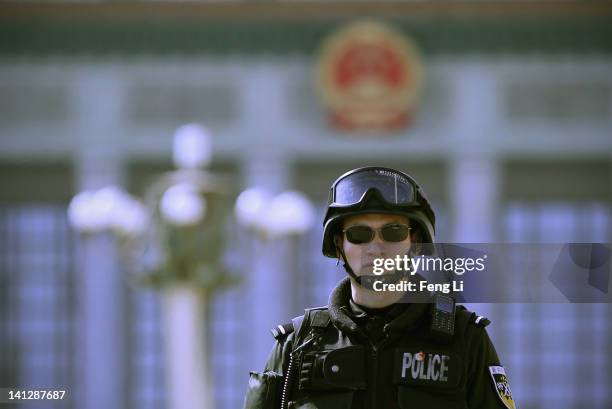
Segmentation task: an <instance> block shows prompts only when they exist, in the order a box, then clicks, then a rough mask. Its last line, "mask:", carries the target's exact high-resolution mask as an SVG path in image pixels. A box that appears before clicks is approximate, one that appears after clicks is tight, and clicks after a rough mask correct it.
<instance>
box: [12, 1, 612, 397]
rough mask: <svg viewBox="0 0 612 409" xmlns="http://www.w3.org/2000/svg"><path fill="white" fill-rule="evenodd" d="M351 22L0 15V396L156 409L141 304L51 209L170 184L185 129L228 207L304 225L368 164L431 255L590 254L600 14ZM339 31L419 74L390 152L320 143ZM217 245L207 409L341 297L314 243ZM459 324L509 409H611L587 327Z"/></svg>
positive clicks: (606, 102) (400, 16)
mask: <svg viewBox="0 0 612 409" xmlns="http://www.w3.org/2000/svg"><path fill="white" fill-rule="evenodd" d="M360 4H361V5H358V4H348V5H347V4H346V3H345V4H344V5H343V4H341V3H337V4H336V5H332V6H330V7H329V8H325V7H323V6H321V5H319V6H317V5H308V4H303V3H299V4H297V3H296V4H295V5H293V6H292V5H291V4H287V3H282V2H280V3H276V2H266V3H261V4H259V3H258V4H257V5H255V4H254V3H238V4H236V5H235V6H236V7H234V8H231V7H229V6H227V5H214V4H213V5H206V4H203V5H194V4H190V5H169V4H164V3H161V4H158V5H156V6H152V5H147V6H145V5H138V4H132V3H128V4H123V5H112V4H101V5H97V6H83V5H82V6H77V7H75V8H71V9H69V8H68V7H66V6H61V5H29V6H28V5H25V6H17V5H14V6H11V7H7V8H6V9H4V10H3V11H2V13H0V18H2V21H3V24H0V27H1V28H0V38H1V40H0V53H1V55H0V181H1V186H2V189H1V191H0V283H1V285H0V376H1V381H0V387H3V386H37V387H38V386H47V387H53V386H66V387H68V389H69V390H70V393H71V395H72V400H71V404H69V405H68V406H67V407H70V408H85V409H90V408H91V409H94V408H98V407H99V408H109V407H112V408H164V407H165V393H164V363H163V359H162V354H161V348H162V342H163V338H162V337H163V334H162V333H161V329H160V323H159V320H160V305H159V300H158V297H157V295H156V293H155V291H153V290H150V289H144V288H139V287H133V286H129V285H128V284H127V282H126V280H125V275H126V272H125V271H124V267H123V266H122V264H121V263H120V261H119V257H118V249H117V247H116V245H115V243H114V242H113V240H112V238H110V237H107V236H100V237H95V238H93V239H92V240H90V241H88V242H87V243H83V241H82V240H81V239H80V238H79V237H77V236H75V234H74V233H72V232H71V231H70V229H69V228H68V226H67V220H66V212H65V209H66V205H67V203H68V201H69V200H70V198H71V197H72V196H73V195H74V194H75V193H76V192H78V191H80V190H83V189H86V188H98V187H102V186H106V185H109V184H116V185H122V186H125V187H126V188H127V189H129V190H130V191H131V192H132V193H136V194H141V193H142V192H143V190H144V188H145V186H146V184H147V183H148V181H150V180H151V178H152V177H154V176H155V175H156V174H158V173H159V172H161V171H164V170H167V169H169V168H170V167H171V161H170V152H171V145H172V140H171V135H172V133H173V130H174V129H175V128H176V127H177V126H179V125H182V124H184V123H186V122H199V123H202V124H204V125H206V126H207V127H208V128H209V129H210V130H211V132H212V134H213V135H214V138H213V148H214V157H215V161H214V165H213V169H214V170H216V171H220V172H225V173H228V174H230V175H232V176H233V177H234V180H235V181H236V186H235V188H236V191H238V190H240V189H241V188H245V187H247V186H253V185H257V186H263V187H267V188H269V189H270V190H273V191H282V190H284V189H289V188H292V189H298V190H301V191H303V192H305V193H306V194H307V195H308V196H309V197H310V198H311V199H312V200H313V201H314V202H315V203H316V204H317V209H318V210H319V211H320V214H319V216H320V217H321V218H322V215H323V206H324V203H325V201H326V198H327V189H328V187H329V185H330V183H331V182H332V181H333V179H335V178H336V177H337V176H338V175H340V174H341V173H343V172H344V171H346V170H348V169H351V168H353V167H357V166H365V165H374V164H379V165H384V166H391V167H397V168H399V169H402V170H405V171H407V172H409V173H410V174H412V175H414V176H415V178H416V179H417V180H418V181H419V182H420V183H421V185H423V186H424V188H425V190H426V192H427V193H428V195H429V196H430V199H431V201H432V202H433V204H434V208H435V210H436V212H437V214H438V215H439V223H438V229H437V237H438V241H441V242H444V241H450V242H488V241H490V242H526V243H528V242H608V243H609V242H611V241H612V206H611V204H612V74H611V73H612V44H611V43H610V38H612V35H610V34H612V33H611V32H610V31H611V29H610V26H611V25H610V24H608V23H609V22H610V14H609V13H608V14H606V13H601V11H602V10H603V11H606V10H607V9H606V8H605V7H603V8H598V5H597V3H590V4H586V5H585V4H583V3H582V2H575V3H572V2H569V3H566V4H565V5H556V4H553V3H550V4H549V5H546V4H545V3H538V2H535V3H531V5H530V6H527V10H521V7H520V6H518V5H513V4H512V2H508V3H491V2H485V3H483V7H482V8H478V7H476V6H471V5H469V4H468V3H462V2H456V3H453V4H451V3H440V4H441V5H434V4H432V5H429V6H427V4H425V5H423V4H421V5H417V4H412V5H411V4H409V3H398V4H396V5H395V8H393V7H390V6H389V5H388V4H387V5H384V6H381V7H380V8H378V9H374V8H372V7H373V6H372V5H371V4H370V3H360ZM462 4H463V5H462ZM349 6H350V7H352V8H350V7H349ZM147 7H149V8H147ZM530 13H531V14H530ZM528 14H529V15H528ZM362 16H374V17H378V18H379V19H381V20H382V21H387V22H390V23H392V24H394V25H395V26H396V27H398V28H399V29H400V30H402V31H404V32H405V33H406V34H407V35H409V36H410V37H411V38H412V39H413V40H414V41H415V43H416V44H417V46H419V48H420V49H421V51H422V54H423V59H424V64H425V73H426V82H425V87H424V94H423V97H422V100H421V101H420V103H419V107H418V109H417V111H416V112H415V116H414V123H413V124H412V125H411V126H410V127H408V128H406V129H405V130H401V131H397V132H393V133H391V134H385V133H381V132H378V133H377V132H369V133H360V134H351V133H342V132H338V131H335V130H333V129H332V128H330V126H329V125H328V123H327V118H326V113H325V112H324V109H323V108H322V106H321V103H320V100H319V99H318V97H317V95H316V94H315V88H316V87H315V80H314V69H315V65H316V59H317V57H318V55H317V50H318V47H319V46H320V44H321V41H322V40H323V39H324V38H325V36H326V35H328V34H329V33H331V32H333V30H334V29H335V28H336V27H338V26H339V25H340V24H341V23H343V22H346V21H350V20H351V19H353V18H358V17H362ZM229 230H230V237H231V238H232V243H231V245H230V246H229V247H228V250H227V254H226V259H227V260H228V265H229V266H230V268H231V269H233V270H234V271H236V272H238V273H239V274H241V275H242V276H243V277H244V279H245V281H244V283H243V285H241V286H240V287H237V288H235V289H232V290H228V291H226V292H223V293H220V294H219V295H218V296H217V297H216V299H215V302H214V308H213V313H212V316H211V317H210V328H211V335H210V336H211V341H212V351H211V353H212V355H213V357H214V368H215V370H214V374H215V391H216V400H217V406H218V407H219V408H228V409H229V408H235V407H239V406H240V404H241V401H242V397H243V393H244V390H245V388H246V383H247V380H248V371H249V370H260V369H261V368H262V366H263V363H264V361H265V358H266V356H267V354H268V352H269V350H270V348H271V347H272V345H273V339H272V337H271V336H270V334H269V332H268V329H269V328H271V327H273V326H274V325H276V324H278V323H282V322H286V321H288V320H289V319H290V318H291V317H293V316H296V315H298V314H300V311H301V309H302V308H304V307H306V306H315V305H323V304H326V302H327V295H328V294H329V291H330V289H331V288H332V287H333V286H334V284H335V283H336V282H337V281H338V280H339V279H341V278H342V277H343V273H342V271H341V270H340V269H339V267H337V266H336V265H335V263H334V262H333V260H328V259H325V258H323V256H322V255H321V253H320V240H321V231H322V226H320V225H317V226H316V228H315V229H314V230H313V231H312V232H311V233H309V234H308V235H306V236H304V237H300V238H295V239H291V240H282V241H271V242H270V241H269V242H264V241H262V240H260V239H258V238H257V237H254V236H253V235H251V234H250V233H248V232H246V231H243V230H241V229H240V228H239V227H237V226H235V225H232V226H231V227H230V228H229ZM472 307H473V309H474V310H476V311H478V312H479V313H483V314H488V315H489V317H490V318H491V320H492V321H493V324H492V325H491V326H490V327H489V328H490V330H489V332H490V334H491V336H492V338H493V340H494V342H495V344H496V346H497V348H498V352H499V354H500V356H501V357H502V360H503V363H504V364H505V365H506V366H507V368H508V372H509V376H510V380H511V384H512V387H513V390H514V394H515V398H516V400H517V402H518V404H519V407H521V408H533V409H535V408H548V407H555V408H575V407H592V408H608V407H610V405H612V397H611V395H610V392H609V390H608V386H609V385H610V382H611V381H612V379H611V378H612V363H611V360H610V352H611V351H610V346H609V341H608V340H609V339H610V338H611V335H612V327H611V324H610V322H611V319H612V308H611V307H610V305H607V304H542V305H540V304H510V305H501V304H492V305H474V306H472ZM23 407H37V406H35V405H31V406H23Z"/></svg>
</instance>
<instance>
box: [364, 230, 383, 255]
mask: <svg viewBox="0 0 612 409" xmlns="http://www.w3.org/2000/svg"><path fill="white" fill-rule="evenodd" d="M383 243H384V242H383V241H382V240H381V238H380V237H379V236H378V234H375V235H374V238H373V239H372V241H371V242H370V243H368V248H367V253H368V254H370V255H376V256H380V255H382V254H383V253H384V248H383V246H384V244H383Z"/></svg>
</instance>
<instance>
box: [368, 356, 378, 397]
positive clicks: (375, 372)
mask: <svg viewBox="0 0 612 409" xmlns="http://www.w3.org/2000/svg"><path fill="white" fill-rule="evenodd" d="M377 376H378V350H377V349H376V346H375V345H372V383H371V391H372V394H371V396H372V399H371V402H370V409H376V408H377V407H378V405H377V402H376V389H377V385H376V383H377V379H376V378H377Z"/></svg>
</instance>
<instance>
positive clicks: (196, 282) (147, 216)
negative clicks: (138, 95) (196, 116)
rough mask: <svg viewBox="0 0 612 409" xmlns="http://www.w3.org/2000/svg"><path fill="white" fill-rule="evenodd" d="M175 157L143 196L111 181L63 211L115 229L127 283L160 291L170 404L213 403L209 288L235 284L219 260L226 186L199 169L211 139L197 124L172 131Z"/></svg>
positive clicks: (77, 220) (205, 408)
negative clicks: (127, 265)
mask: <svg viewBox="0 0 612 409" xmlns="http://www.w3.org/2000/svg"><path fill="white" fill-rule="evenodd" d="M173 158H174V163H175V165H176V167H177V169H176V170H175V171H171V172H168V173H165V174H162V175H160V176H159V177H158V178H157V179H156V180H155V181H154V182H153V183H152V184H151V185H150V186H149V187H148V189H147V191H146V194H145V197H144V200H143V201H142V202H141V201H139V200H138V199H136V198H134V197H132V196H130V195H128V194H127V193H125V192H123V191H122V190H121V189H119V188H116V187H112V188H105V189H102V190H100V191H96V192H81V193H79V194H78V195H76V196H75V197H74V199H73V200H72V202H71V204H70V206H69V210H68V212H69V218H70V220H71V223H72V225H73V226H74V227H75V228H76V229H77V230H79V231H80V232H83V233H87V234H91V233H97V232H100V231H105V230H110V231H112V232H113V233H115V234H116V236H117V237H118V238H119V243H120V244H121V245H120V249H121V251H122V254H123V255H124V256H125V257H124V260H125V261H127V262H129V263H130V270H131V273H132V274H131V275H130V276H131V281H133V282H135V283H141V284H145V285H151V286H155V287H156V288H158V289H159V291H160V294H161V301H162V320H163V336H164V344H165V362H166V374H167V386H168V407H169V408H171V409H196V408H197V409H212V408H213V407H214V399H213V394H212V391H213V386H212V379H211V377H210V370H209V367H210V361H209V359H208V356H209V354H208V353H207V344H206V339H207V337H206V322H205V317H206V309H207V307H208V305H209V301H210V298H211V296H212V294H213V292H214V291H215V290H216V289H218V288H220V287H224V286H229V285H231V284H234V283H236V280H235V279H233V278H231V277H228V276H227V275H226V274H225V273H224V269H223V267H222V266H221V255H222V251H223V235H224V234H223V233H224V229H225V223H224V222H225V220H226V216H228V211H227V209H228V208H230V207H231V206H228V204H229V201H230V196H231V184H230V182H229V181H228V180H227V179H225V178H223V177H220V176H218V175H214V174H211V173H210V172H207V171H205V170H204V169H205V167H206V166H208V165H209V163H210V159H211V149H210V138H209V135H208V132H207V131H206V129H205V128H203V127H201V126H199V125H197V124H188V125H185V126H182V127H180V128H178V129H177V130H176V132H175V135H174V146H173Z"/></svg>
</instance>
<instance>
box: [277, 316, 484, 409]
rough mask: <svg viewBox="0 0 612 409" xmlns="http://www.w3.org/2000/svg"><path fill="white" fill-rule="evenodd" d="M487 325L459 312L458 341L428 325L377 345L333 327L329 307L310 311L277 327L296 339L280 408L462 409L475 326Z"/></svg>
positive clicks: (280, 333)
mask: <svg viewBox="0 0 612 409" xmlns="http://www.w3.org/2000/svg"><path fill="white" fill-rule="evenodd" d="M488 323H489V321H488V320H487V319H486V318H484V317H476V315H475V314H474V313H470V312H468V311H466V310H465V307H463V306H457V310H456V321H455V334H454V335H453V336H452V337H451V338H446V339H440V338H438V337H435V336H432V335H431V333H430V332H429V331H428V329H429V327H428V326H427V325H420V326H417V327H416V328H413V329H412V330H410V331H406V332H405V333H402V334H399V336H396V337H395V339H388V340H383V341H382V342H381V343H379V344H378V345H373V344H372V343H371V342H368V341H367V340H365V339H362V338H360V337H356V336H354V335H347V334H345V333H343V332H342V331H340V330H338V329H337V328H336V327H335V326H334V325H332V323H331V319H330V316H329V312H328V310H327V307H320V308H313V309H307V310H305V314H304V315H303V316H300V317H297V318H295V319H293V320H292V323H291V324H288V325H284V326H278V327H277V328H276V329H275V330H273V334H274V335H275V337H276V338H277V339H278V340H281V339H282V338H285V337H287V336H288V335H289V334H290V333H291V332H293V331H294V332H295V334H294V338H293V343H292V347H291V352H290V355H289V359H288V362H286V363H285V364H284V366H283V373H284V374H285V376H284V379H283V382H282V391H281V394H280V395H281V396H280V399H278V398H277V399H276V402H277V403H276V404H275V407H280V408H282V409H313V408H320V409H366V408H367V409H373V408H384V409H389V408H400V409H404V408H410V409H415V408H428V409H438V408H439V409H465V408H467V404H466V390H467V379H468V365H467V364H468V359H469V357H468V356H467V355H468V351H467V348H466V345H465V344H464V342H463V341H464V334H465V331H466V329H467V328H468V326H469V325H471V324H476V325H480V326H486V325H487V324H488Z"/></svg>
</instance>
